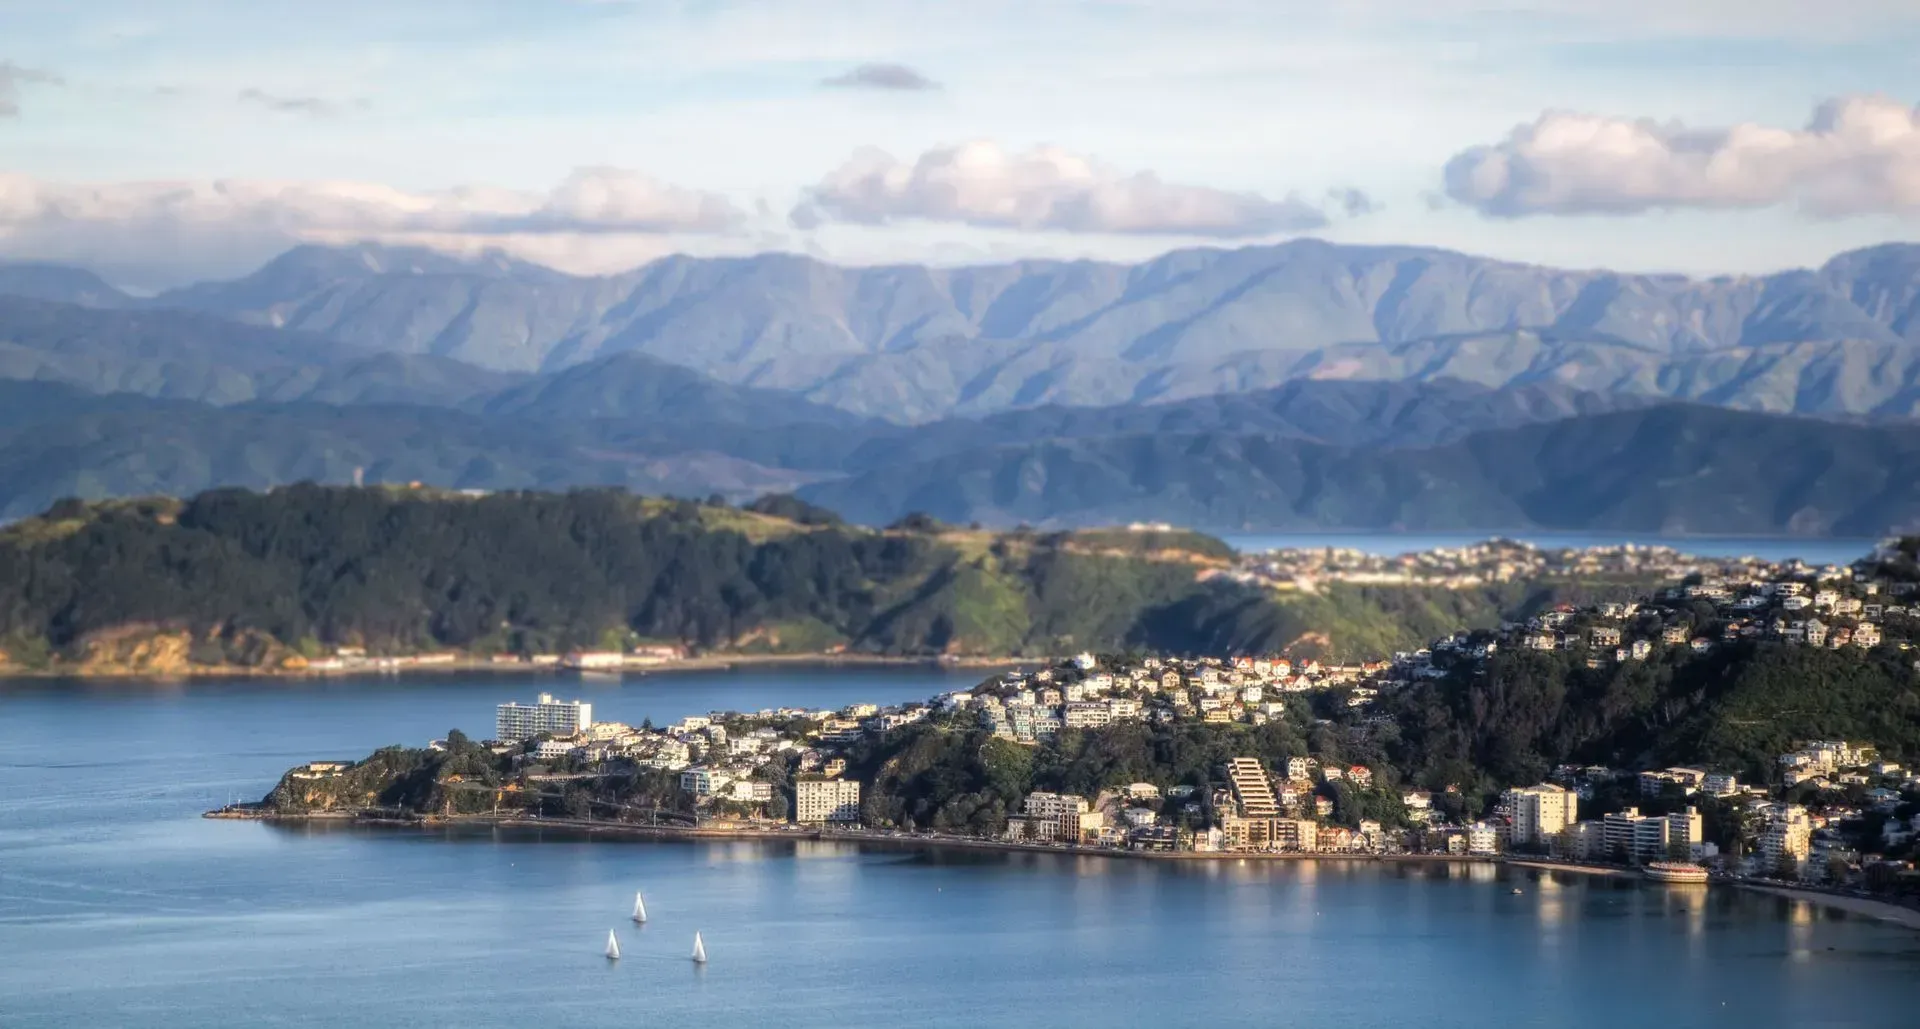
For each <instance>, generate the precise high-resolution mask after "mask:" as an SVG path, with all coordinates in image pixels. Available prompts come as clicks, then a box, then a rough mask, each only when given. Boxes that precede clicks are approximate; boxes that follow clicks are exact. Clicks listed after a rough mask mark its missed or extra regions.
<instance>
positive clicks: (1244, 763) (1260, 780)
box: [1227, 757, 1280, 818]
mask: <svg viewBox="0 0 1920 1029" xmlns="http://www.w3.org/2000/svg"><path fill="white" fill-rule="evenodd" d="M1227 778H1228V779H1229V780H1230V781H1231V782H1232V783H1233V795H1234V799H1235V800H1237V801H1239V803H1240V814H1241V816H1242V817H1245V818H1271V817H1272V816H1274V815H1277V814H1279V813H1280V803H1279V801H1278V800H1276V799H1275V798H1274V795H1273V782H1272V780H1270V779H1268V778H1267V770H1266V769H1265V768H1262V767H1261V766H1260V759H1259V758H1251V757H1237V758H1234V759H1233V760H1231V761H1229V762H1227Z"/></svg>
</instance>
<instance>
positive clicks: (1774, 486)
mask: <svg viewBox="0 0 1920 1029" xmlns="http://www.w3.org/2000/svg"><path fill="white" fill-rule="evenodd" d="M800 496H801V497H803V498H804V499H807V500H809V501H811V502H814V503H818V504H821V505H824V506H827V507H831V508H834V509H836V510H839V511H840V512H841V513H842V514H844V515H846V516H847V517H849V518H852V519H856V520H860V521H868V522H880V523H884V522H887V521H891V520H893V519H895V518H898V517H899V516H901V515H903V514H905V513H908V512H910V511H925V512H927V513H929V514H932V515H933V516H935V517H937V518H941V519H946V520H951V521H960V522H965V521H975V520H978V521H985V522H990V523H1003V524H1004V523H1010V522H1017V521H1027V522H1033V523H1045V524H1066V525H1075V524H1096V523H1111V522H1123V521H1133V520H1141V519H1150V520H1166V521H1172V522H1176V523H1180V524H1186V525H1194V526H1200V527H1207V528H1214V529H1228V528H1248V529H1300V528H1330V527H1340V528H1383V529H1385V528H1391V529H1475V530H1490V529H1503V528H1511V529H1521V528H1550V529H1566V530H1581V529H1593V530H1620V531H1627V530H1631V531H1636V532H1670V533H1680V532H1718V533H1729V532H1731V533H1741V532H1746V533H1781V532H1795V533H1832V534H1842V535H1873V534H1878V533H1882V532H1885V531H1889V530H1892V529H1898V528H1910V527H1912V526H1914V525H1916V524H1920V427H1915V426H1911V425H1878V426H1859V425H1842V424H1835V423H1831V422H1822V421H1814V420H1810V419H1803V418H1795V417H1787V416H1778V415H1765V414H1755V413H1749V412H1739V411H1728V410H1722V409H1717V408H1710V407H1701V406H1693V405H1662V406H1658V407H1653V408H1647V409H1643V410H1636V411H1622V412H1612V413H1606V414H1597V415H1585V416H1579V417H1574V418H1568V419H1564V420H1560V421H1556V422H1550V423H1545V424H1537V425H1527V426H1521V427H1517V428H1509V429H1499V430H1493V431H1488V432H1483V433H1479V434H1476V435H1473V436H1469V437H1467V438H1465V439H1462V440H1458V441H1456V442H1453V443H1448V444H1444V445H1441V446H1436V447H1430V448H1424V449H1384V448H1355V447H1343V446H1335V445H1329V444H1325V443H1321V442H1317V441H1312V440H1303V439H1297V438H1293V439H1290V438H1282V437H1275V436H1270V435H1246V434H1233V433H1229V432H1206V433H1191V434H1159V435H1150V436H1148V435H1140V436H1106V437H1100V438H1092V439H1066V440H1048V441H1043V442H1038V443H1030V444H1026V445H1001V446H990V447H982V448H979V449H975V450H969V451H964V452H959V453H950V454H947V455H945V456H942V457H938V458H935V459H932V460H929V461H925V462H922V463H920V464H918V465H891V466H887V467H883V468H878V469H875V470H872V471H869V472H866V473H863V474H860V475H856V476H853V477H851V478H846V479H841V480H836V481H830V482H822V483H816V484H814V485H811V486H809V487H807V488H805V489H803V490H801V491H800Z"/></svg>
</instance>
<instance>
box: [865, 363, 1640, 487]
mask: <svg viewBox="0 0 1920 1029" xmlns="http://www.w3.org/2000/svg"><path fill="white" fill-rule="evenodd" d="M1659 402H1660V401H1657V400H1655V399H1652V398H1648V397H1642V396H1635V395H1631V394H1597V393H1585V392H1581V391H1578V390H1573V389H1568V388H1566V387H1563V386H1558V385H1553V384H1538V385H1528V386H1517V387H1512V388H1508V389H1499V390H1495V389H1489V388H1487V387H1484V386H1478V385H1474V384H1471V383H1464V382H1458V381H1453V380H1446V379H1440V380H1435V381H1432V382H1410V383H1408V382H1365V381H1338V380H1316V379H1299V380H1295V381H1292V382H1289V383H1287V384H1286V385H1284V386H1279V387H1275V388H1273V389H1265V390H1256V391H1252V392H1247V393H1237V394H1232V395H1224V396H1210V397H1202V398H1198V399H1193V400H1183V401H1175V402H1169V403H1160V404H1121V405H1115V406H1111V407H1064V406H1060V405H1048V406H1045V407H1034V408H1024V409H1020V410H1014V411H1006V412H1002V413H1000V414H995V415H989V416H987V417H984V418H978V419H971V418H955V419H945V420H942V421H938V422H929V423H926V424H923V425H917V426H912V427H910V428H892V429H890V430H887V431H871V432H870V435H869V438H868V439H866V440H865V441H863V442H861V443H860V444H859V445H858V446H857V447H856V448H855V449H854V450H853V451H852V452H851V453H849V454H848V455H847V457H846V458H845V460H844V464H843V467H844V468H845V469H846V470H848V471H867V470H872V469H876V468H884V467H886V466H887V465H891V464H903V463H912V462H915V461H922V460H927V459H929V458H933V457H937V456H940V455H942V454H949V453H955V452H959V451H965V450H977V449H980V448H982V447H993V446H1003V445H1007V444H1020V443H1033V442H1038V441H1041V440H1066V439H1100V438H1105V437H1116V436H1145V435H1190V434H1196V433H1230V434H1235V435H1254V434H1257V435H1266V436H1279V437H1290V438H1298V439H1308V440H1315V441H1318V442H1322V443H1332V444H1335V445H1339V446H1349V447H1394V448H1400V447H1420V446H1430V445H1433V444H1436V443H1445V442H1451V441H1453V440H1456V439H1460V438H1461V437H1463V436H1467V435H1470V434H1472V433H1475V432H1479V431H1483V430H1486V429H1492V428H1507V427H1511V426H1517V425H1528V424H1533V423H1537V422H1549V421H1557V420H1559V419H1562V418H1570V417H1573V416H1576V415H1582V414H1597V413H1601V412H1606V411H1615V410H1630V409H1634V408H1639V407H1647V406H1651V405H1653V404H1656V403H1659Z"/></svg>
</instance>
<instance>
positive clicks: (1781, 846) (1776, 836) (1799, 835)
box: [1760, 804, 1813, 874]
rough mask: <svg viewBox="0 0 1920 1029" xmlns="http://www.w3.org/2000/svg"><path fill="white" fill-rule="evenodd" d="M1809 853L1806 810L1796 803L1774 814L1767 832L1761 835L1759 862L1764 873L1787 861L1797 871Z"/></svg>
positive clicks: (1810, 833)
mask: <svg viewBox="0 0 1920 1029" xmlns="http://www.w3.org/2000/svg"><path fill="white" fill-rule="evenodd" d="M1812 850H1813V823H1812V822H1811V821H1810V820H1809V819H1808V818H1807V809H1806V808H1803V807H1801V806H1799V805H1797V804H1793V805H1788V806H1787V807H1785V808H1783V809H1782V810H1780V811H1777V812H1775V814H1774V816H1773V818H1772V820H1770V821H1769V822H1768V823H1767V828H1766V831H1765V832H1763V833H1761V834H1760V860H1761V861H1763V862H1765V868H1764V869H1763V871H1765V872H1766V873H1767V874H1772V873H1773V872H1774V871H1775V870H1776V869H1779V868H1781V867H1782V866H1784V865H1785V864H1786V863H1787V862H1788V861H1792V862H1793V864H1794V866H1795V867H1796V868H1798V867H1799V866H1800V865H1802V864H1804V863H1805V862H1806V860H1807V855H1808V854H1809V853H1811V852H1812Z"/></svg>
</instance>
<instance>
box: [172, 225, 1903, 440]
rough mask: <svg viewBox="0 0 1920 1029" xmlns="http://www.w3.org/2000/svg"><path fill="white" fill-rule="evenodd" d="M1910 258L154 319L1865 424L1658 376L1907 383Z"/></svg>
mask: <svg viewBox="0 0 1920 1029" xmlns="http://www.w3.org/2000/svg"><path fill="white" fill-rule="evenodd" d="M1916 255H1920V247H1915V246H1908V245H1890V246H1885V247H1877V248H1874V249H1872V250H1864V251H1858V252H1855V253H1851V254H1843V255H1840V256H1839V257H1836V258H1835V259H1834V260H1833V261H1831V262H1829V263H1828V264H1827V265H1826V266H1825V267H1823V268H1820V269H1816V270H1799V271H1790V272H1783V273H1781V274H1778V275H1772V276H1760V277H1740V278H1719V279H1705V280H1702V279H1690V278H1684V277H1680V276H1660V275H1621V274H1614V273H1611V272H1604V271H1565V270H1558V269H1551V268H1541V267H1535V266H1529V265H1521V264H1513V263H1508V262H1501V261H1494V260H1489V259H1485V258H1479V257H1473V256H1469V255H1465V254H1458V253H1453V252H1449V251H1443V250H1434V249H1427V248H1417V247H1384V246H1364V247H1363V246H1336V245H1333V244H1329V243H1324V242H1320V241H1316V240H1301V241H1295V242H1291V243H1284V244H1280V245H1277V246H1265V247H1247V248H1243V249H1238V250H1186V251H1178V252H1175V253H1171V254H1167V255H1165V256H1163V257H1160V258H1157V259H1155V260H1152V261H1148V262H1145V263H1143V264H1139V265H1116V264H1106V263H1100V262H1092V261H1080V262H1053V261H1028V262H1020V263H1015V264H1005V265H992V266H983V267H975V268H951V269H948V268H925V267H918V266H893V267H878V268H843V267H838V266H834V265H829V264H825V263H822V262H819V261H815V260H812V259H809V258H804V257H797V256H792V255H784V254H769V255H761V256H758V257H750V258H731V259H711V260H703V259H694V258H686V257H671V258H666V259H663V260H661V261H657V262H655V263H653V264H650V265H647V266H646V267H643V268H640V269H637V270H635V271H633V272H629V273H625V274H622V275H614V276H606V277H598V278H576V277H570V276H565V275H561V274H560V273H557V272H553V271H551V270H548V269H544V268H539V267H536V266H533V265H528V264H525V263H523V262H514V261H510V260H506V259H501V258H490V259H484V260H475V261H466V260H460V259H455V258H450V257H445V256H443V255H438V254H434V253H432V252H430V251H415V250H405V249H396V248H386V247H371V246H362V247H353V248H344V249H329V248H323V247H301V248H299V249H296V250H294V251H291V252H289V253H288V254H286V255H284V256H282V257H281V258H279V259H277V260H275V261H274V262H272V263H271V264H269V265H268V266H266V267H265V268H263V269H261V270H260V271H259V272H258V273H256V274H254V275H251V276H248V277H246V278H243V279H239V280H236V281H233V282H228V283H214V284H206V285H201V286H195V287H191V288H189V289H186V290H180V291H176V292H173V293H169V294H165V295H163V296H162V297H160V298H158V300H157V301H156V302H157V303H161V304H168V305H175V306H183V307H191V308H196V309H201V310H206V311H213V312H217V313H220V314H223V315H226V316H231V317H235V318H240V319H243V320H247V321H250V322H254V323H257V324H268V325H284V326H287V327H290V328H295V329H301V330H305V331H310V332H314V333H318V334H322V335H327V336H330V337H333V338H335V339H338V340H341V341H343V342H345V343H347V344H350V345H354V346H359V347H363V348H367V349H376V350H392V351H399V352H404V353H426V354H437V355H441V356H447V357H453V358H457V359H460V360H462V361H466V362H469V363H473V364H477V365H481V366H483V367H488V368H495V369H502V370H512V371H537V370H549V371H551V370H556V369H559V368H564V367H567V366H569V365H573V364H578V363H582V362H586V361H591V360H594V359H596V358H598V357H602V356H606V355H609V354H614V353H621V352H629V351H633V352H640V353H644V354H648V355H651V356H653V357H656V358H659V359H660V360H664V361H669V362H672V363H676V364H681V365H685V366H687V367H689V368H693V369H695V370H697V371H700V372H703V373H705V374H708V375H711V376H714V377H716V378H718V379H720V380H722V381H725V382H729V383H733V384H738V385H751V386H759V387H768V388H776V389H785V390H790V391H794V392H798V393H801V394H803V395H804V396H806V397H807V398H808V399H811V400H815V401H817V402H821V403H826V404H830V405H833V406H837V407H841V408H844V409H847V410H851V411H855V412H858V413H862V414H871V415H878V416H882V417H888V418H892V419H895V420H913V421H920V420H928V419H932V418H937V417H940V416H943V415H947V414H982V413H991V412H993V411H998V410H1003V409H1006V408H1013V407H1024V406H1033V405H1038V404H1045V403H1067V404H1081V405H1088V404H1096V405H1097V404H1113V403H1122V402H1129V401H1138V400H1146V399H1176V398H1181V397H1188V396H1198V395H1205V394H1211V393H1219V392H1233V391H1236V390H1242V389H1257V388H1264V387H1270V386H1274V385H1278V384H1280V383H1283V382H1286V381H1289V380H1291V379H1294V378H1300V377H1305V376H1308V375H1316V376H1319V377H1330V378H1367V379H1399V378H1406V377H1410V376H1415V375H1425V376H1432V375H1440V376H1444V377H1449V378H1460V379H1464V380H1467V381H1475V382H1481V383H1485V384H1489V385H1505V384H1508V383H1510V382H1534V381H1558V382H1560V383H1562V384H1564V385H1570V386H1574V387H1577V388H1582V389H1588V390H1604V389H1623V390H1632V391H1638V392H1650V393H1653V394H1655V395H1662V396H1681V397H1685V398H1688V399H1695V398H1699V399H1706V393H1708V392H1712V391H1716V390H1717V391H1718V392H1720V393H1722V394H1725V399H1722V400H1717V401H1716V402H1725V403H1732V404H1736V405H1739V406H1750V407H1763V408H1773V407H1777V406H1779V405H1780V404H1781V403H1782V401H1783V398H1785V397H1793V398H1799V397H1801V396H1802V395H1803V394H1806V395H1807V396H1806V399H1807V401H1808V403H1809V404H1811V405H1813V406H1812V407H1811V408H1808V407H1801V406H1793V407H1791V408H1790V409H1793V410H1806V409H1814V410H1847V411H1867V410H1875V409H1877V406H1878V405H1879V404H1881V403H1883V402H1886V401H1885V398H1881V397H1876V396H1874V395H1872V394H1871V391H1869V392H1868V393H1867V394H1859V395H1856V392H1855V391H1853V390H1852V389H1850V388H1846V387H1840V386H1830V385H1829V384H1828V380H1827V379H1826V378H1823V376H1822V373H1820V372H1818V371H1809V372H1808V373H1806V375H1805V376H1803V377H1800V378H1804V379H1805V381H1804V382H1802V381H1800V378H1795V381H1794V382H1793V383H1792V385H1791V386H1790V387H1784V386H1777V385H1770V386H1769V387H1767V388H1765V389H1762V390H1760V391H1758V392H1757V393H1756V394H1754V395H1749V393H1748V392H1747V391H1745V390H1743V389H1742V388H1741V387H1740V385H1739V383H1738V378H1739V377H1738V376H1729V375H1726V374H1721V375H1718V376H1714V375H1709V376H1707V377H1706V378H1707V380H1708V385H1707V386H1703V387H1702V389H1701V391H1699V392H1695V393H1685V392H1678V393H1676V392H1674V391H1672V390H1670V389H1668V388H1666V386H1665V383H1667V382H1668V381H1669V380H1679V379H1686V378H1688V377H1689V376H1688V373H1687V367H1688V362H1698V361H1701V360H1704V359H1706V358H1707V357H1708V355H1716V354H1723V353H1727V352H1737V353H1741V354H1752V355H1754V360H1757V361H1760V362H1762V363H1770V364H1771V365H1773V366H1776V367H1780V368H1788V367H1791V366H1793V365H1794V364H1795V363H1796V362H1800V361H1804V360H1810V358H1808V357H1806V356H1805V355H1802V354H1798V353H1796V352H1795V348H1797V347H1798V346H1800V345H1803V344H1808V343H1817V344H1831V343H1845V344H1847V345H1848V346H1850V347H1857V348H1865V349H1862V350H1859V351H1857V352H1858V353H1860V354H1861V355H1862V356H1861V357H1860V358H1859V359H1860V360H1861V361H1865V362H1869V363H1870V362H1873V361H1875V360H1886V359H1890V358H1891V359H1895V360H1896V361H1897V362H1898V363H1900V364H1901V365H1902V367H1903V368H1905V367H1907V366H1909V365H1910V363H1911V358H1910V357H1909V356H1908V353H1909V351H1910V350H1911V349H1913V344H1914V343H1915V342H1917V341H1920V314H1916V312H1917V311H1920V299H1917V297H1916V290H1920V271H1917V270H1916V269H1917V267H1920V256H1916ZM1409 353H1432V354H1436V355H1438V357H1439V359H1442V360H1444V361H1445V362H1446V364H1447V367H1445V368H1444V369H1442V370H1440V371H1438V372H1435V371H1432V370H1430V369H1428V368H1426V366H1424V365H1421V364H1419V362H1418V359H1417V358H1412V357H1409V356H1408V355H1409ZM1590 365H1597V367H1590ZM1716 367H1718V366H1716ZM1779 374H1781V375H1783V376H1784V375H1786V373H1785V372H1784V371H1782V372H1780V373H1779ZM1787 377H1792V376H1787ZM1895 402H1896V403H1907V401H1904V400H1901V401H1895Z"/></svg>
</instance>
